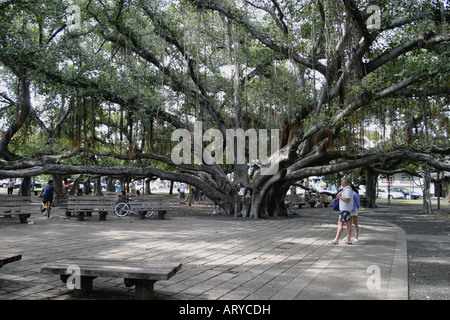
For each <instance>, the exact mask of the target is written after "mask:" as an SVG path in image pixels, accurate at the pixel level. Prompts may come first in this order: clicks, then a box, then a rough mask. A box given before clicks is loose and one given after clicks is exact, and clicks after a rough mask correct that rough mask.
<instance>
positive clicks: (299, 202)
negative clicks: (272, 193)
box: [285, 194, 306, 208]
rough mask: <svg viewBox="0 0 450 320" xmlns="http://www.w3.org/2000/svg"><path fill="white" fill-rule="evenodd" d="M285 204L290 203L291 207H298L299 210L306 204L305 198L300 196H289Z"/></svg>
mask: <svg viewBox="0 0 450 320" xmlns="http://www.w3.org/2000/svg"><path fill="white" fill-rule="evenodd" d="M285 202H287V203H289V205H290V206H298V207H299V208H302V206H304V205H305V204H306V202H305V198H304V197H303V196H301V195H299V194H287V195H286V197H285Z"/></svg>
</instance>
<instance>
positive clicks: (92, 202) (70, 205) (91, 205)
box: [66, 195, 117, 221]
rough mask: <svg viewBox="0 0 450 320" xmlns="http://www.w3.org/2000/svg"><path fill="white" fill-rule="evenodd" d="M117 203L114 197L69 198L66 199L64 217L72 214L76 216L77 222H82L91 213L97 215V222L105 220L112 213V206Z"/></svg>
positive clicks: (87, 196) (85, 196) (88, 196)
mask: <svg viewBox="0 0 450 320" xmlns="http://www.w3.org/2000/svg"><path fill="white" fill-rule="evenodd" d="M116 202H117V197H115V196H90V195H84V196H69V198H68V199H67V208H66V216H67V217H70V216H71V215H72V213H73V214H74V215H76V216H77V220H78V221H83V220H84V217H85V216H86V215H88V216H90V215H91V214H92V212H97V213H98V214H99V220H106V215H107V214H108V213H110V212H114V205H115V203H116Z"/></svg>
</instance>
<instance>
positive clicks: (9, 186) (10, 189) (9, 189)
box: [6, 178, 16, 194]
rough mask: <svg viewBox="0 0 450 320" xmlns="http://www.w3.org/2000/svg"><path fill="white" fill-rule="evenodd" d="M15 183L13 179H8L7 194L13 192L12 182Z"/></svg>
mask: <svg viewBox="0 0 450 320" xmlns="http://www.w3.org/2000/svg"><path fill="white" fill-rule="evenodd" d="M15 183H16V180H15V179H12V178H11V179H9V181H8V183H7V185H6V187H7V188H8V194H13V191H14V184H15Z"/></svg>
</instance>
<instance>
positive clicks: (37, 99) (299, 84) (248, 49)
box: [0, 0, 450, 217]
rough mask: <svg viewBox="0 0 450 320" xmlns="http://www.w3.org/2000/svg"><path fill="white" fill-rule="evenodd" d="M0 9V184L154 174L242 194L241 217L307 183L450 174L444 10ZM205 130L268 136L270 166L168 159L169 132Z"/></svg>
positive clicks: (355, 5)
mask: <svg viewBox="0 0 450 320" xmlns="http://www.w3.org/2000/svg"><path fill="white" fill-rule="evenodd" d="M0 13H1V14H0V83H1V86H0V110H1V115H0V139H1V140H0V159H1V160H0V176H4V177H31V176H35V175H39V174H57V175H68V174H86V175H97V176H99V175H103V176H105V175H107V176H112V177H115V176H134V177H149V176H151V177H153V176H156V177H160V178H162V179H169V180H175V181H184V182H187V183H189V184H192V185H193V186H196V187H197V188H199V189H201V190H203V191H204V192H205V194H206V196H208V197H209V198H211V199H213V200H214V201H215V202H216V203H217V204H219V205H220V206H221V207H222V208H223V209H224V210H225V211H226V212H227V213H232V212H233V211H234V208H235V206H234V201H235V197H234V196H235V195H236V194H237V190H238V189H239V187H240V186H244V187H245V188H246V196H245V197H244V201H243V202H244V203H243V210H242V212H243V214H244V215H250V216H253V217H263V216H271V215H275V214H283V213H285V212H284V211H285V210H284V209H283V205H282V204H280V203H281V202H282V201H281V200H283V199H284V194H285V193H286V191H287V190H288V188H289V187H290V186H291V185H292V184H294V183H295V182H296V181H298V180H301V179H303V178H306V177H309V176H315V175H327V174H333V173H336V172H343V171H346V170H351V169H359V168H362V169H367V168H375V169H376V170H392V169H396V168H408V166H410V165H412V164H416V163H422V164H423V165H425V166H427V167H432V168H435V169H436V170H440V171H450V170H449V168H450V165H449V162H448V159H449V153H450V145H449V120H448V119H449V112H450V110H449V92H450V85H449V79H450V77H449V71H450V63H449V61H450V60H449V59H448V52H449V50H448V49H449V48H448V46H449V41H448V40H449V39H448V30H447V26H448V21H449V19H450V17H449V15H448V7H447V5H446V4H445V3H444V1H418V0H417V1H406V0H390V1H376V2H375V3H372V2H371V1H365V0H361V1H356V0H340V1H335V0H314V1H302V0H283V1H281V0H252V1H241V0H225V1H219V0H173V1H169V0H165V1H144V0H121V1H107V0H104V1H94V0H89V1H85V0H79V1H68V0H44V1H33V0H15V1H2V2H1V3H0ZM199 121H201V123H202V128H201V129H202V130H203V131H206V130H208V129H217V130H218V132H220V133H221V134H222V135H223V136H225V135H226V132H227V130H229V129H242V130H243V131H246V130H250V129H255V130H262V129H277V130H278V131H279V133H280V134H279V141H276V142H278V144H279V146H280V149H279V150H278V151H279V152H278V153H276V154H274V155H273V156H272V157H271V161H272V163H276V164H277V168H278V170H277V171H276V173H274V174H271V175H263V174H261V170H260V168H261V165H263V164H262V163H261V161H252V160H255V159H250V158H249V152H248V150H247V153H246V157H247V161H245V163H237V162H236V161H234V163H224V164H219V163H212V164H211V163H205V162H202V163H181V164H179V163H174V161H173V159H172V157H171V153H172V150H173V148H174V146H175V145H176V144H177V141H172V140H173V139H172V133H173V132H174V131H175V130H176V129H187V130H188V131H189V132H194V125H195V122H197V123H198V122H199ZM272 139H275V138H274V137H268V138H267V140H268V142H269V141H271V140H272ZM259 142H260V143H261V141H259ZM264 143H265V141H264ZM200 144H202V146H203V147H206V146H207V145H208V144H209V143H208V142H205V141H200ZM225 147H226V146H225V143H224V148H225ZM234 148H236V146H234ZM193 149H194V147H193V148H192V150H193ZM228 149H230V147H229V148H228ZM247 149H249V146H247ZM273 151H274V150H272V152H273ZM215 152H217V150H216V151H215ZM212 155H213V156H214V152H213V153H212ZM229 173H233V176H232V178H231V179H229ZM283 210H284V211H283Z"/></svg>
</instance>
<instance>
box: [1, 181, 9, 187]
mask: <svg viewBox="0 0 450 320" xmlns="http://www.w3.org/2000/svg"><path fill="white" fill-rule="evenodd" d="M8 181H9V179H2V180H0V187H2V188H6V187H7V186H8Z"/></svg>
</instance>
